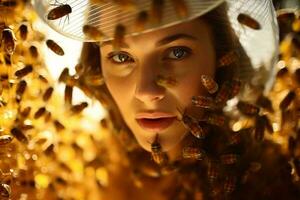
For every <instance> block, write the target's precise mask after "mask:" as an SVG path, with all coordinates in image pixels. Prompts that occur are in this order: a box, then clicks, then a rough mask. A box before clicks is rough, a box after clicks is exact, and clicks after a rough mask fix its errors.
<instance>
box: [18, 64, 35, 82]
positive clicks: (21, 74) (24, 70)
mask: <svg viewBox="0 0 300 200" xmlns="http://www.w3.org/2000/svg"><path fill="white" fill-rule="evenodd" d="M32 70H33V68H32V65H26V66H25V67H24V68H22V69H20V70H18V71H16V72H15V76H16V77H17V78H18V79H20V78H23V77H24V76H26V75H27V74H29V73H31V72H32Z"/></svg>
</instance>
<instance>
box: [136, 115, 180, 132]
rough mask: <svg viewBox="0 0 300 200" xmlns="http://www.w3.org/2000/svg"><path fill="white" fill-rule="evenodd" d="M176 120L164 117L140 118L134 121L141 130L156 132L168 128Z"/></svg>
mask: <svg viewBox="0 0 300 200" xmlns="http://www.w3.org/2000/svg"><path fill="white" fill-rule="evenodd" d="M175 119H176V117H165V118H156V119H149V118H140V119H136V121H137V123H138V124H139V125H140V127H142V128H143V129H145V130H147V131H153V132H158V131H162V130H164V129H166V128H168V127H169V126H170V125H171V124H172V123H173V122H174V120H175Z"/></svg>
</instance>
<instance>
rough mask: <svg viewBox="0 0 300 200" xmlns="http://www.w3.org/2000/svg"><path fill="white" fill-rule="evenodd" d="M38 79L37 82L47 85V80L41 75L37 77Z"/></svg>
mask: <svg viewBox="0 0 300 200" xmlns="http://www.w3.org/2000/svg"><path fill="white" fill-rule="evenodd" d="M38 78H39V80H40V81H42V82H43V83H46V84H47V83H48V80H47V79H46V78H45V77H44V76H43V75H41V74H39V77H38Z"/></svg>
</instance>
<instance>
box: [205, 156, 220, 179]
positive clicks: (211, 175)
mask: <svg viewBox="0 0 300 200" xmlns="http://www.w3.org/2000/svg"><path fill="white" fill-rule="evenodd" d="M219 176H220V173H219V170H218V167H217V163H216V162H215V161H211V160H210V161H209V162H208V165H207V177H208V180H209V182H210V183H213V182H215V181H216V180H217V179H218V177H219Z"/></svg>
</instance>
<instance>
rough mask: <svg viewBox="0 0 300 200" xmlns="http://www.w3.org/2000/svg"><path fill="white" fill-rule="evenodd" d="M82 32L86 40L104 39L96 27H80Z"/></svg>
mask: <svg viewBox="0 0 300 200" xmlns="http://www.w3.org/2000/svg"><path fill="white" fill-rule="evenodd" d="M82 32H83V33H84V35H85V36H86V37H87V38H88V39H92V40H97V41H100V40H101V39H102V38H103V37H104V33H102V32H101V31H100V30H99V29H98V28H97V27H95V26H92V25H84V26H83V27H82Z"/></svg>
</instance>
